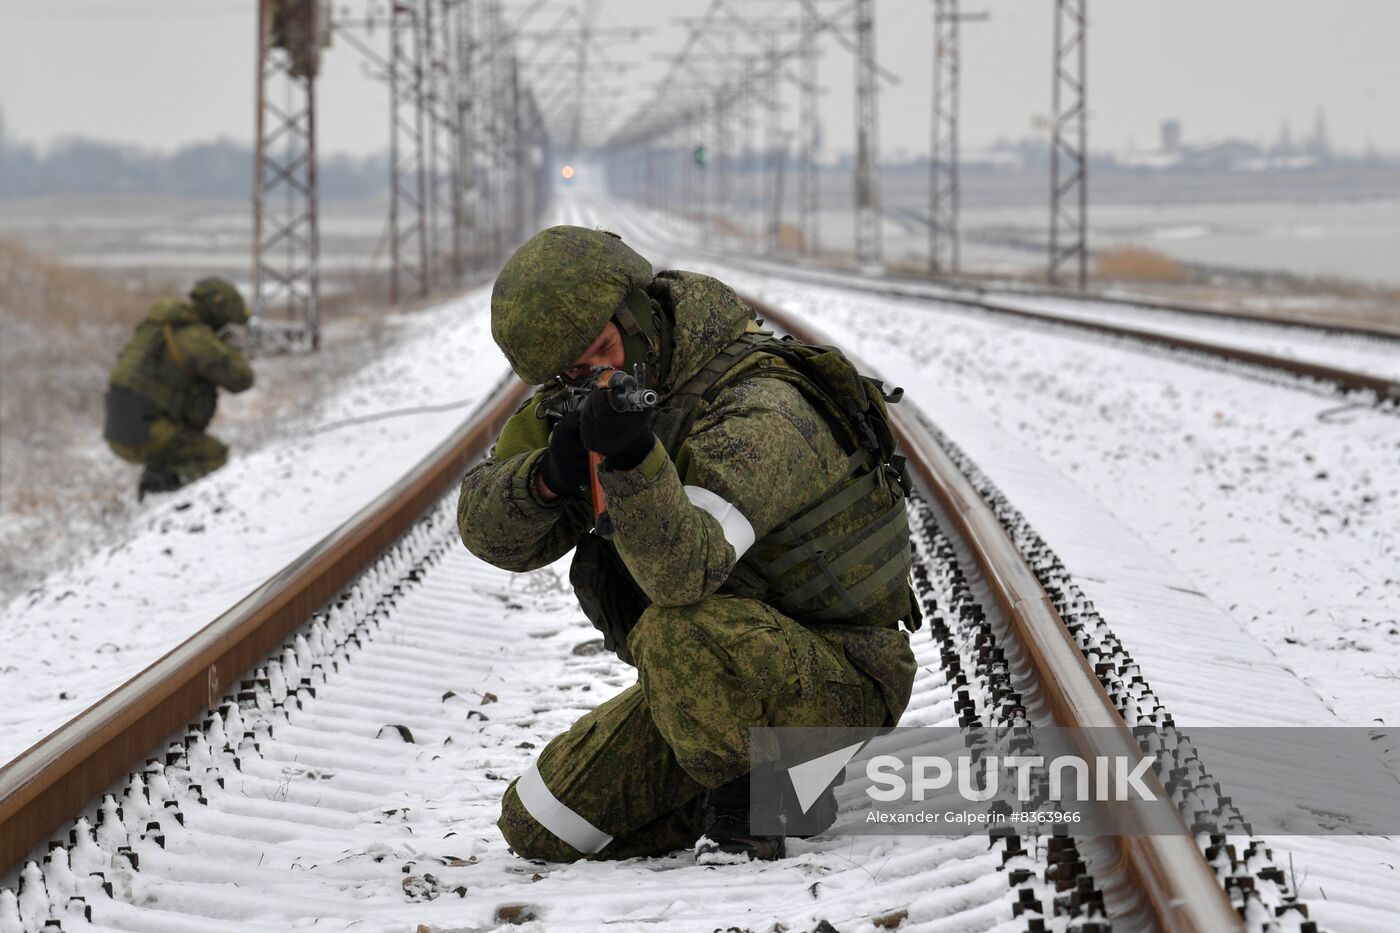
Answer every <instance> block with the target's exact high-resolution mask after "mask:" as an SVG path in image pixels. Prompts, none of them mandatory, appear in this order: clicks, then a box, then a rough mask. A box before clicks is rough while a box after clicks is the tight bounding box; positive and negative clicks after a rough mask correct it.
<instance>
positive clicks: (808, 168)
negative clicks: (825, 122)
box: [797, 0, 821, 255]
mask: <svg viewBox="0 0 1400 933" xmlns="http://www.w3.org/2000/svg"><path fill="white" fill-rule="evenodd" d="M817 31H818V28H817V5H816V2H815V0H802V45H801V51H800V52H799V53H798V55H799V58H800V59H801V62H802V82H801V86H800V87H799V89H798V95H799V96H798V108H797V125H798V129H797V138H798V140H799V145H800V146H801V147H802V174H801V175H799V176H798V179H797V215H798V225H799V226H800V227H801V228H802V250H803V252H805V253H807V254H809V255H811V254H815V253H818V252H820V251H821V214H820V205H821V174H820V173H819V171H818V168H817V144H818V142H819V141H820V139H821V117H820V115H819V111H818V109H817V95H818V93H819V91H820V86H819V84H818V81H819V77H818V70H817Z"/></svg>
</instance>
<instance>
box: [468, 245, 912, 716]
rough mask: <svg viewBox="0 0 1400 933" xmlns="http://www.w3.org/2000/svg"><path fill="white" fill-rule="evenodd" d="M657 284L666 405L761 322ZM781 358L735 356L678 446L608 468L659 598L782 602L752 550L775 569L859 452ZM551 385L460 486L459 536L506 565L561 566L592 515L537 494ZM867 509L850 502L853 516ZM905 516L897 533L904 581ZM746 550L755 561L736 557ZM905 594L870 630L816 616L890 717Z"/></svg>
mask: <svg viewBox="0 0 1400 933" xmlns="http://www.w3.org/2000/svg"><path fill="white" fill-rule="evenodd" d="M647 292H648V294H649V295H650V297H651V298H652V299H653V300H654V301H656V302H657V304H658V305H659V306H660V308H661V311H662V314H663V315H664V316H665V318H666V322H667V327H666V329H665V331H663V334H664V333H666V332H669V336H670V340H669V341H667V340H665V339H664V338H663V346H664V345H666V344H667V343H669V347H668V349H669V359H667V360H665V361H664V362H663V367H662V372H661V374H660V377H659V379H658V380H656V381H657V383H658V384H659V388H660V390H661V393H662V406H663V409H664V407H665V406H666V405H667V402H668V401H669V400H673V399H674V398H675V396H676V395H677V394H678V393H676V390H678V389H682V388H684V387H685V386H686V384H687V383H688V382H690V381H691V380H692V378H694V377H695V376H696V375H697V374H698V373H700V372H701V370H702V369H703V368H704V367H705V366H706V364H707V363H710V362H711V361H712V360H714V359H715V358H716V357H717V356H718V355H719V354H720V352H721V351H722V350H724V349H725V348H726V347H728V346H730V345H731V344H732V343H733V342H734V341H735V340H736V339H738V338H739V337H740V336H741V335H743V334H745V333H746V332H750V331H752V330H754V329H756V325H755V324H754V323H753V314H752V312H751V311H750V309H749V308H748V306H747V305H745V304H744V303H743V302H742V301H740V300H739V298H738V297H737V296H736V295H735V294H734V292H733V291H732V290H731V289H730V288H729V287H728V286H726V285H724V284H723V283H721V282H719V281H717V280H715V279H713V278H710V277H708V276H703V275H698V274H695V273H687V272H662V273H660V274H658V275H657V276H656V278H655V279H654V280H653V281H652V283H651V284H650V285H649V286H647ZM776 363H777V361H775V360H774V359H773V358H771V357H765V358H764V359H763V360H761V361H760V360H754V359H753V358H752V357H750V358H749V359H747V360H746V361H745V363H743V364H740V365H746V366H749V367H750V369H751V371H750V372H748V373H747V374H746V375H744V376H743V377H742V378H735V379H729V380H723V381H722V382H721V383H720V388H719V390H718V393H717V394H716V395H714V397H713V398H711V399H710V400H709V401H708V403H705V402H702V403H700V404H699V405H698V406H696V409H695V410H694V411H693V412H692V413H691V415H692V416H693V417H687V418H686V419H685V420H686V421H687V422H688V425H689V426H688V429H687V430H685V432H684V436H683V437H681V438H678V439H677V442H676V443H675V444H674V445H673V447H672V451H673V454H668V452H667V449H666V447H664V446H663V445H662V443H661V442H660V441H659V440H658V442H657V443H656V445H655V446H654V447H653V449H652V451H651V453H650V455H648V456H647V458H646V459H645V460H644V461H643V462H642V463H641V465H640V466H638V467H637V468H636V469H635V470H632V471H626V472H608V471H603V473H602V475H601V477H600V478H601V482H602V484H603V488H604V492H605V493H606V495H607V500H608V510H609V513H610V514H611V516H612V520H613V527H614V531H613V535H612V538H611V544H612V546H614V547H615V548H616V551H617V554H618V555H619V556H620V557H621V559H622V562H623V563H624V564H625V565H626V569H627V571H628V572H630V574H631V577H632V578H633V580H635V582H636V584H637V585H638V586H639V587H640V589H641V590H642V591H643V592H644V593H645V595H646V597H647V598H648V599H649V600H650V601H651V602H652V603H654V604H656V605H659V606H682V605H690V604H692V603H696V602H699V601H700V600H702V599H705V598H706V597H708V596H711V595H712V594H734V595H741V596H746V597H754V598H758V599H762V600H764V601H765V602H769V603H778V604H779V605H780V606H781V605H782V602H781V600H780V599H777V598H776V597H779V596H786V595H789V594H777V593H774V592H772V586H773V584H772V583H771V579H772V577H771V575H769V577H768V579H767V580H765V579H761V578H760V576H759V575H758V574H756V573H754V572H753V571H752V570H751V569H750V566H749V565H750V563H751V559H752V556H753V555H754V554H758V553H762V554H763V555H764V559H765V560H766V561H769V562H770V565H771V561H772V559H773V558H774V557H778V558H781V556H782V554H781V551H782V548H781V546H780V545H774V543H773V538H774V537H781V536H780V535H777V536H774V535H772V534H771V533H773V532H774V531H775V529H777V530H781V529H782V528H783V526H784V525H785V523H787V522H789V520H790V519H792V518H793V517H794V516H799V515H801V514H803V513H806V512H808V510H809V509H811V508H812V507H813V506H814V505H815V504H818V503H821V502H822V501H823V500H825V499H827V497H828V496H829V495H830V493H831V492H832V491H833V490H834V489H836V488H837V487H839V486H841V484H842V483H843V481H845V480H847V478H848V476H849V470H850V463H851V458H850V455H849V454H848V453H847V451H845V450H843V449H842V446H841V444H840V443H839V442H838V440H837V438H836V436H835V435H834V434H833V428H832V426H831V425H829V424H828V422H827V420H826V419H825V418H824V417H823V415H822V414H821V413H819V411H818V410H817V408H816V407H815V406H814V405H813V403H812V402H811V401H810V400H809V399H808V398H807V397H805V396H804V394H803V392H802V391H800V389H799V388H798V385H799V384H800V383H798V382H794V380H792V379H790V378H783V377H784V376H790V375H791V373H790V372H789V373H783V372H779V370H780V369H781V367H780V366H778V365H775V364H776ZM755 364H757V365H755ZM550 394H551V389H550V387H549V386H544V387H541V388H540V389H539V390H537V391H536V393H535V394H534V396H532V397H531V398H530V399H529V400H527V401H526V403H525V404H524V405H523V406H522V407H521V408H520V410H519V411H517V412H516V414H515V415H514V416H513V417H512V418H511V419H510V420H509V421H508V422H507V424H506V426H505V427H504V428H503V429H502V431H501V435H500V437H499V439H498V440H497V443H496V445H495V447H494V449H493V450H492V451H491V454H490V456H488V457H487V458H486V459H485V460H484V461H482V462H481V463H478V464H477V465H476V466H475V467H473V468H472V469H471V470H470V471H469V472H468V473H467V475H466V478H465V479H464V481H463V483H462V489H461V496H460V499H459V501H458V513H457V518H458V526H459V529H460V531H461V535H462V540H463V542H464V543H465V544H466V546H467V547H468V548H469V549H470V550H471V551H472V553H474V554H476V555H477V556H478V557H480V558H482V559H483V560H486V561H488V562H489V563H491V564H494V565H496V566H498V567H501V568H504V569H506V570H512V571H526V570H532V569H536V568H539V567H543V566H545V565H547V564H550V563H552V562H554V561H555V560H557V559H558V558H560V557H562V556H563V555H564V554H566V553H568V552H569V550H570V549H572V548H574V547H575V545H576V544H577V543H578V542H579V541H580V540H581V539H582V538H583V536H585V535H588V534H589V533H590V529H591V528H592V525H593V518H592V509H591V506H590V503H589V501H588V497H587V495H586V494H583V495H575V496H571V497H562V498H561V499H558V500H555V501H553V502H549V503H546V502H544V501H542V500H540V499H539V498H538V497H537V496H536V495H535V492H534V481H533V475H534V469H535V465H536V462H537V461H538V460H539V458H540V457H541V456H542V455H543V454H544V453H545V451H546V449H547V447H548V444H549V423H548V422H547V421H546V420H545V417H544V414H543V409H542V406H541V405H540V403H541V402H542V401H543V400H545V399H547V398H548V397H549V395H550ZM858 510H859V507H858V506H856V507H852V508H849V509H847V512H850V513H851V514H852V515H853V516H855V513H856V512H858ZM900 512H901V514H900V518H902V517H903V515H902V508H901V510H900ZM842 514H843V515H844V514H845V513H842ZM840 520H841V516H840V515H838V516H837V519H836V520H835V521H834V522H828V523H827V525H824V526H823V527H824V528H827V527H834V528H837V529H838V530H839V528H840ZM904 527H905V529H906V530H904V531H903V536H902V537H901V538H900V539H899V540H900V546H901V547H902V548H903V549H904V553H905V559H906V562H905V563H904V564H903V572H904V575H905V577H906V578H907V573H908V565H907V549H908V543H907V542H908V537H907V526H904ZM744 554H749V555H750V556H749V558H746V559H744V560H742V561H740V560H739V558H740V557H742V556H744ZM794 556H797V555H794ZM779 563H781V560H780V561H779ZM911 599H912V593H910V592H909V591H908V587H907V585H905V586H903V587H900V588H897V589H896V590H895V593H894V596H893V597H892V598H891V599H889V600H886V601H885V602H883V603H881V604H879V605H876V606H874V607H872V608H871V610H870V611H869V612H867V613H865V615H864V616H863V619H864V621H865V623H866V624H864V625H858V626H849V625H848V626H825V625H822V626H817V625H813V626H812V627H816V628H819V630H822V631H823V634H825V635H827V636H828V637H829V638H834V639H836V640H838V641H840V642H841V643H842V644H843V646H844V648H845V650H846V653H847V655H848V657H849V658H850V660H851V661H852V663H854V664H855V665H856V667H857V668H859V669H861V670H862V671H864V672H865V673H866V674H867V675H868V676H870V677H872V678H873V679H874V680H875V681H876V682H877V683H878V684H879V685H880V687H881V691H882V693H883V694H884V696H885V699H886V704H887V705H888V706H889V708H890V711H891V723H893V722H894V721H895V720H897V719H898V717H899V715H900V713H901V712H902V711H903V709H904V706H905V705H906V704H907V702H908V698H909V691H910V688H911V686H912V683H913V675H914V661H913V655H912V652H911V651H910V649H909V647H908V640H907V636H905V635H903V634H902V633H900V632H899V631H898V623H899V622H900V621H901V620H905V621H908V620H910V616H911V605H910V601H911ZM788 614H790V615H792V613H791V612H789V613H788ZM795 617H796V616H795ZM797 618H798V621H800V622H803V623H804V624H810V623H808V621H807V620H805V619H803V618H801V617H797Z"/></svg>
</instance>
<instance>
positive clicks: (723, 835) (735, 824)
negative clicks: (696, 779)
mask: <svg viewBox="0 0 1400 933" xmlns="http://www.w3.org/2000/svg"><path fill="white" fill-rule="evenodd" d="M701 825H702V826H703V828H704V833H705V834H704V835H703V836H701V837H700V838H699V840H697V841H696V843H695V862H696V864H697V865H734V864H741V863H744V862H755V861H758V862H771V861H774V860H775V859H780V858H782V857H783V856H784V855H786V854H787V846H786V842H785V840H784V839H783V837H782V836H760V835H757V834H755V833H754V832H753V831H751V830H750V829H749V776H748V775H747V774H745V775H742V776H740V777H737V778H735V779H734V780H732V781H730V782H729V783H728V784H723V785H721V786H719V787H716V788H714V789H713V790H711V791H709V792H707V793H706V795H705V810H704V817H703V822H702V823H701Z"/></svg>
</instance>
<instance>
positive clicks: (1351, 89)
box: [0, 0, 1400, 155]
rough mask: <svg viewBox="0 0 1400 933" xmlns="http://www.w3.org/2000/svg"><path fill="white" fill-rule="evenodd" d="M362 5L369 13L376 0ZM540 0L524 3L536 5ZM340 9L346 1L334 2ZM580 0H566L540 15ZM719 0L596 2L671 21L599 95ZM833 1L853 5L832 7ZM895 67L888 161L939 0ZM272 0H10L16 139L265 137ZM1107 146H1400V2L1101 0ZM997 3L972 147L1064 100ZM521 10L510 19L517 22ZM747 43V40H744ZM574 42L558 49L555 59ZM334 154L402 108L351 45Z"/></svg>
mask: <svg viewBox="0 0 1400 933" xmlns="http://www.w3.org/2000/svg"><path fill="white" fill-rule="evenodd" d="M731 2H732V3H733V5H734V6H735V7H736V8H738V9H740V10H742V11H743V12H745V13H752V14H754V15H770V16H771V15H773V14H774V13H775V11H779V10H786V11H788V12H787V13H786V14H785V15H795V11H796V10H797V8H798V5H797V3H796V2H795V0H788V2H786V3H782V2H778V0H731ZM350 5H351V8H352V9H354V10H362V9H363V8H364V3H363V0H354V2H353V3H352V4H350ZM529 5H530V4H529V3H527V2H526V0H511V2H510V3H509V4H508V7H507V9H508V10H513V11H516V13H517V14H518V12H519V11H521V10H524V9H525V8H526V7H527V6H529ZM340 6H341V4H340V3H337V8H339V7H340ZM565 6H566V3H565V2H564V0H549V3H548V5H547V6H546V7H545V8H544V10H543V11H542V12H540V13H539V14H537V15H536V17H535V18H534V20H533V21H532V25H535V26H543V25H546V24H547V23H549V22H550V21H551V20H553V19H554V18H555V16H556V15H557V13H558V11H559V10H561V9H563V8H564V7H565ZM708 6H709V0H597V7H598V21H599V24H600V25H633V24H642V25H647V26H651V27H655V29H656V31H655V32H653V33H650V34H648V35H647V37H646V38H645V39H643V40H642V41H640V42H630V43H622V44H614V45H612V46H610V47H609V51H608V55H609V56H610V57H612V58H613V59H615V60H618V61H628V62H632V63H634V64H636V65H638V66H639V67H638V68H637V70H635V71H632V72H629V73H627V74H626V75H624V76H615V77H611V78H608V79H607V83H609V84H611V85H613V86H614V87H617V86H619V85H621V86H624V90H623V91H622V92H621V93H620V94H619V93H611V94H606V95H599V96H597V97H595V98H594V99H593V100H592V101H591V103H592V104H594V105H595V106H596V107H599V108H602V110H603V111H605V112H617V111H620V110H625V109H629V108H631V107H632V106H634V99H640V98H642V97H645V93H644V91H645V88H646V86H647V84H648V83H649V82H654V81H655V80H656V79H657V78H658V77H659V76H660V73H661V72H662V71H663V70H664V69H665V67H666V66H665V64H664V63H663V62H661V61H659V60H657V59H658V58H659V57H660V56H662V55H663V54H664V53H666V52H671V51H674V50H676V49H677V48H678V47H679V45H680V43H681V41H682V39H683V29H684V27H683V26H681V25H679V24H677V23H674V22H673V21H672V18H673V17H676V16H682V15H692V16H696V15H699V14H701V13H703V12H704V10H705V9H706V8H707V7H708ZM822 6H823V8H824V9H827V10H836V9H839V8H840V7H841V6H842V3H841V2H840V0H822ZM875 6H876V35H877V42H878V51H879V56H880V59H881V64H882V65H884V66H885V67H886V68H888V69H889V70H890V71H892V72H895V73H896V74H898V75H899V77H900V83H899V84H898V85H896V86H886V87H885V88H884V89H883V91H882V97H881V104H880V121H881V141H882V149H883V151H884V152H885V153H886V154H887V155H896V154H899V153H901V152H903V153H904V154H906V155H915V154H919V153H922V152H924V151H926V150H927V147H928V137H929V96H930V95H929V87H930V80H931V64H930V60H931V22H932V3H931V2H930V0H876V3H875ZM255 7H256V3H255V0H0V112H3V114H4V119H5V126H6V132H7V135H8V136H9V137H11V138H12V139H15V138H17V139H20V140H24V141H27V142H33V143H38V144H40V145H46V144H48V143H50V142H51V141H52V140H54V139H55V138H60V137H64V136H71V135H83V136H89V137H93V138H99V139H105V140H113V141H120V142H124V143H132V144H136V145H141V146H146V147H151V148H159V149H171V148H174V147H176V146H178V145H180V144H183V143H188V142H193V141H197V140H208V139H213V138H216V137H228V138H232V139H236V140H240V141H249V140H251V138H252V134H253V89H254V68H253V63H254V23H255V15H254V12H253V11H254V9H255ZM1089 7H1090V14H1091V22H1090V32H1089V90H1090V115H1091V123H1090V145H1091V147H1092V148H1094V149H1099V150H1114V151H1122V150H1124V149H1126V148H1127V147H1128V146H1130V145H1133V146H1136V147H1137V148H1139V149H1150V148H1153V147H1155V145H1156V141H1157V138H1158V127H1159V125H1160V123H1161V121H1162V120H1164V119H1167V118H1176V119H1179V120H1180V121H1181V122H1182V126H1183V132H1184V136H1185V138H1186V140H1187V141H1188V142H1190V141H1196V142H1199V141H1204V140H1208V139H1215V138H1221V137H1226V136H1237V137H1242V138H1245V139H1250V140H1255V141H1259V142H1269V141H1272V140H1273V139H1274V138H1275V137H1276V136H1277V135H1278V132H1279V128H1280V126H1281V124H1282V123H1283V122H1284V121H1288V122H1289V123H1290V125H1291V127H1292V132H1293V135H1294V137H1295V139H1296V138H1298V137H1301V136H1303V135H1305V134H1307V133H1308V132H1310V131H1311V129H1312V126H1313V122H1314V119H1315V117H1316V114H1317V112H1318V110H1319V108H1321V109H1322V110H1324V111H1325V113H1326V119H1327V126H1328V130H1329V133H1330V136H1331V139H1332V142H1333V144H1334V146H1335V147H1337V148H1338V149H1340V150H1343V151H1352V152H1360V151H1363V150H1365V149H1366V148H1367V146H1368V145H1374V146H1375V147H1376V148H1378V149H1381V150H1388V151H1400V54H1397V52H1400V0H1089ZM963 10H964V11H965V12H969V11H982V10H985V11H987V12H989V13H990V15H991V19H990V20H989V21H988V22H979V23H969V24H967V25H965V26H964V27H963V68H964V77H963V99H962V103H963V111H962V113H963V122H962V132H963V140H964V145H965V146H968V147H972V148H976V147H979V146H983V145H986V144H988V143H991V142H992V141H994V140H995V139H997V138H1000V137H1013V138H1014V137H1020V136H1024V135H1027V134H1029V133H1031V132H1033V131H1034V130H1033V127H1034V126H1035V125H1036V119H1037V117H1044V116H1045V115H1046V114H1048V112H1049V110H1050V87H1049V76H1050V60H1051V23H1052V12H1053V10H1054V3H1053V0H982V2H975V0H963ZM511 16H512V14H509V13H508V18H509V17H511ZM736 41H737V42H738V47H739V48H741V49H742V48H744V47H745V44H746V43H747V41H748V40H746V39H739V40H736ZM824 48H825V55H824V58H823V66H822V67H823V78H822V80H823V82H824V83H825V84H826V85H827V86H828V87H829V91H828V93H827V94H826V95H825V97H824V99H823V120H824V123H825V139H826V151H827V153H828V154H830V153H833V152H838V151H843V150H849V149H850V148H851V145H850V142H849V140H850V138H851V125H852V110H853V105H852V93H851V83H852V70H851V57H850V53H849V52H847V51H845V50H844V49H842V48H840V47H839V46H836V45H835V44H834V43H831V42H828V43H826V45H825V47H824ZM563 54H566V53H564V52H562V51H560V50H558V49H557V48H556V49H553V50H549V51H546V52H545V53H543V54H541V55H540V56H539V60H540V61H549V60H550V59H554V58H558V57H560V56H561V55H563ZM321 104H322V106H321V136H320V144H321V148H322V152H350V153H355V154H367V153H370V152H375V151H379V150H382V149H384V148H385V147H386V145H387V143H386V139H387V126H386V124H387V116H386V113H387V102H386V100H385V92H384V89H383V87H382V86H381V85H379V84H377V83H375V82H373V81H371V80H369V79H367V78H366V77H364V75H363V74H362V66H361V63H360V61H359V59H358V56H357V55H356V53H355V52H354V51H353V50H351V49H349V48H347V47H345V46H344V44H343V43H341V44H338V45H337V46H335V47H333V48H332V49H331V50H330V52H329V54H328V57H327V59H326V64H325V71H324V78H323V80H322V82H321Z"/></svg>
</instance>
